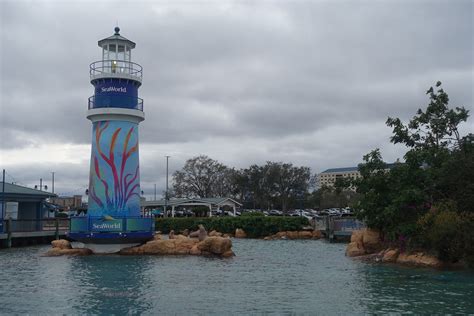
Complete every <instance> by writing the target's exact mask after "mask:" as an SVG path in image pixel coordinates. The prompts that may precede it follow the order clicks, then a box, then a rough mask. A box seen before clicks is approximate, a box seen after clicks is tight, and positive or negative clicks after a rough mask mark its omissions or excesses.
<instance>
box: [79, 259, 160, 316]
mask: <svg viewBox="0 0 474 316" xmlns="http://www.w3.org/2000/svg"><path fill="white" fill-rule="evenodd" d="M149 261H150V257H123V256H116V255H103V256H91V257H77V258H74V260H72V263H71V279H72V280H73V282H74V283H75V284H76V286H77V288H78V289H79V291H78V292H76V295H77V300H74V304H73V305H72V308H73V310H74V313H79V314H142V313H145V312H147V311H149V310H150V308H151V307H152V302H151V301H150V300H148V297H149V295H148V291H149V290H150V289H149V288H148V286H147V282H146V280H145V279H144V272H145V270H146V269H149V266H150V262H149Z"/></svg>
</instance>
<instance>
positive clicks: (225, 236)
mask: <svg viewBox="0 0 474 316" xmlns="http://www.w3.org/2000/svg"><path fill="white" fill-rule="evenodd" d="M222 237H224V238H230V237H232V234H224V235H222Z"/></svg>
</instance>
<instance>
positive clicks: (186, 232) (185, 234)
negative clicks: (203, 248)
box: [182, 228, 189, 237]
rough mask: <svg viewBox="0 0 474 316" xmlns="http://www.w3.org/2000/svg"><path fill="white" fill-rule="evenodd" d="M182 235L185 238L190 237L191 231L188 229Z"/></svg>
mask: <svg viewBox="0 0 474 316" xmlns="http://www.w3.org/2000/svg"><path fill="white" fill-rule="evenodd" d="M182 234H183V236H186V237H189V229H187V228H186V229H185V230H183V232H182Z"/></svg>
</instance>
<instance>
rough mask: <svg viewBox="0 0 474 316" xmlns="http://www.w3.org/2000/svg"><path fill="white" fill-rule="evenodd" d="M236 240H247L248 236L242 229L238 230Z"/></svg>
mask: <svg viewBox="0 0 474 316" xmlns="http://www.w3.org/2000/svg"><path fill="white" fill-rule="evenodd" d="M235 238H247V234H246V233H245V231H244V230H243V229H241V228H237V229H236V230H235Z"/></svg>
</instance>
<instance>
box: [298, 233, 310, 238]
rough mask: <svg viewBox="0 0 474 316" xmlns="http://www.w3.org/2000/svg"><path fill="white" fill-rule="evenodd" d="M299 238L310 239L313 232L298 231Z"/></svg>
mask: <svg viewBox="0 0 474 316" xmlns="http://www.w3.org/2000/svg"><path fill="white" fill-rule="evenodd" d="M298 238H299V239H311V238H313V232H310V231H299V232H298Z"/></svg>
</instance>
